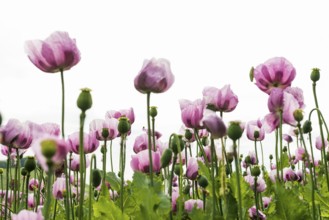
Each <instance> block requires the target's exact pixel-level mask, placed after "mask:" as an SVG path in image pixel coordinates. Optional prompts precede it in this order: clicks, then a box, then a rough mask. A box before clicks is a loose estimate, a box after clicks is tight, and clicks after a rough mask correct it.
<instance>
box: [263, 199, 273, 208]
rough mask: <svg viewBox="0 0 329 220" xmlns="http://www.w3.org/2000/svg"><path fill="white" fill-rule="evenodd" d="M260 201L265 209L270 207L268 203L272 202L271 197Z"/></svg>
mask: <svg viewBox="0 0 329 220" xmlns="http://www.w3.org/2000/svg"><path fill="white" fill-rule="evenodd" d="M262 200H263V205H264V208H265V209H267V208H268V206H269V205H270V202H271V201H272V198H271V197H263V198H262Z"/></svg>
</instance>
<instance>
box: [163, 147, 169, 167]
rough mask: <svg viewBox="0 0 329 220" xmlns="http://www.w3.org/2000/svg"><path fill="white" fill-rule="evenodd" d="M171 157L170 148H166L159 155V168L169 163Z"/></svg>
mask: <svg viewBox="0 0 329 220" xmlns="http://www.w3.org/2000/svg"><path fill="white" fill-rule="evenodd" d="M171 158H172V150H171V149H170V148H167V149H166V150H165V151H164V152H163V153H162V156H161V168H165V167H167V166H168V165H169V164H170V161H171Z"/></svg>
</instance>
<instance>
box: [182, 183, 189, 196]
mask: <svg viewBox="0 0 329 220" xmlns="http://www.w3.org/2000/svg"><path fill="white" fill-rule="evenodd" d="M190 189H191V185H190V184H187V185H186V186H185V187H184V189H183V193H184V194H185V195H189V194H190Z"/></svg>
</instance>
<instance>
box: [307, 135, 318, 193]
mask: <svg viewBox="0 0 329 220" xmlns="http://www.w3.org/2000/svg"><path fill="white" fill-rule="evenodd" d="M308 139H309V143H310V148H311V156H312V161H313V177H314V180H313V181H314V186H315V189H317V183H316V175H315V167H314V163H315V160H314V154H313V147H312V135H311V132H310V133H308Z"/></svg>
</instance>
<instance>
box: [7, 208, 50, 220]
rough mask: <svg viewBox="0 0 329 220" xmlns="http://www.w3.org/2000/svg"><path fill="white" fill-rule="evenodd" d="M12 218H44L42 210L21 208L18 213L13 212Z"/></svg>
mask: <svg viewBox="0 0 329 220" xmlns="http://www.w3.org/2000/svg"><path fill="white" fill-rule="evenodd" d="M11 219H12V220H32V219H34V220H43V219H44V218H43V216H42V213H41V210H40V211H38V212H33V211H28V210H26V209H23V210H21V211H20V212H19V213H18V214H13V215H12V217H11Z"/></svg>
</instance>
